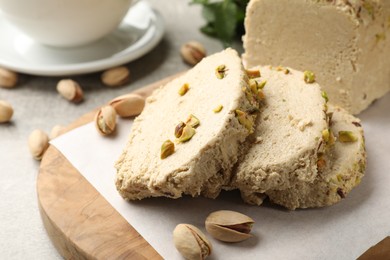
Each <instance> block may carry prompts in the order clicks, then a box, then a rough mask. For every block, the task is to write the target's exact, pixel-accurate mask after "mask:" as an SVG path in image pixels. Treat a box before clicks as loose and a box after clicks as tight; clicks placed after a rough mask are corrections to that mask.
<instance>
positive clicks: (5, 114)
mask: <svg viewBox="0 0 390 260" xmlns="http://www.w3.org/2000/svg"><path fill="white" fill-rule="evenodd" d="M13 114H14V110H13V108H12V106H11V104H10V103H8V102H6V101H3V100H0V123H6V122H9V121H10V120H11V118H12V115H13Z"/></svg>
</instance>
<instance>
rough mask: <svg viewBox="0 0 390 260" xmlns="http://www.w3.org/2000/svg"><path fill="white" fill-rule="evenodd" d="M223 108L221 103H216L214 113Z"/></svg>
mask: <svg viewBox="0 0 390 260" xmlns="http://www.w3.org/2000/svg"><path fill="white" fill-rule="evenodd" d="M222 109H223V106H222V105H218V106H217V107H216V108H214V109H213V111H214V113H219V112H221V110H222Z"/></svg>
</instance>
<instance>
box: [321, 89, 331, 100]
mask: <svg viewBox="0 0 390 260" xmlns="http://www.w3.org/2000/svg"><path fill="white" fill-rule="evenodd" d="M321 96H322V97H323V98H324V99H325V102H328V101H329V97H328V93H326V91H322V92H321Z"/></svg>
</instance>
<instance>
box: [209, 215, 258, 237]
mask: <svg viewBox="0 0 390 260" xmlns="http://www.w3.org/2000/svg"><path fill="white" fill-rule="evenodd" d="M254 223H255V222H254V220H253V219H251V218H250V217H248V216H246V215H244V214H241V213H239V212H236V211H230V210H219V211H215V212H213V213H211V214H210V215H209V216H208V217H207V218H206V222H205V225H206V230H207V232H209V234H210V235H211V236H213V237H214V238H216V239H218V240H221V241H224V242H240V241H243V240H246V239H248V238H250V237H251V236H252V235H251V234H249V233H250V231H251V229H252V226H253V224H254Z"/></svg>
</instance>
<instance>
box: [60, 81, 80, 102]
mask: <svg viewBox="0 0 390 260" xmlns="http://www.w3.org/2000/svg"><path fill="white" fill-rule="evenodd" d="M57 91H58V93H60V95H61V96H62V97H64V98H65V99H67V100H69V101H72V102H75V103H78V102H80V101H82V100H83V97H84V94H83V90H82V89H81V87H80V85H79V84H78V83H77V82H76V81H74V80H71V79H63V80H60V81H59V82H58V83H57Z"/></svg>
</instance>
